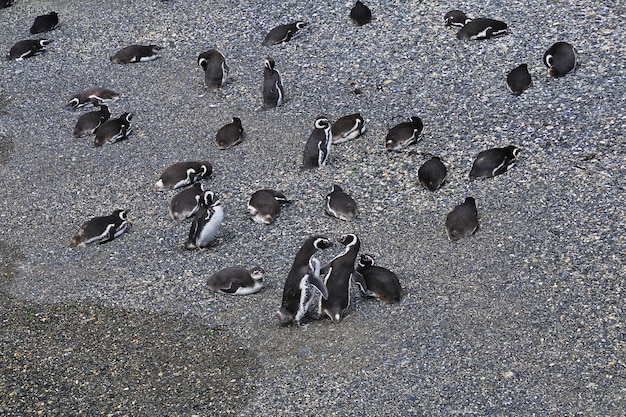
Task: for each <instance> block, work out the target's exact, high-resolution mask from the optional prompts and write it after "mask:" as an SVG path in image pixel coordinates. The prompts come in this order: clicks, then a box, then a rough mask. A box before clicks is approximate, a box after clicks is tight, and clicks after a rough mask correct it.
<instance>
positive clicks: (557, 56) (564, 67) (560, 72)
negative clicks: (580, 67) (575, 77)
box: [543, 42, 578, 77]
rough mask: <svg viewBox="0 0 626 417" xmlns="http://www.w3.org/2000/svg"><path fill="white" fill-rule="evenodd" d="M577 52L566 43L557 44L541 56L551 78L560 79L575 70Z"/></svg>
mask: <svg viewBox="0 0 626 417" xmlns="http://www.w3.org/2000/svg"><path fill="white" fill-rule="evenodd" d="M577 55H578V54H577V52H576V49H574V47H573V46H572V45H571V44H569V43H567V42H557V43H555V44H554V45H552V46H551V47H549V48H548V50H547V51H546V52H545V54H543V63H544V64H545V66H546V67H548V74H550V75H551V76H552V77H562V76H564V75H565V74H567V73H568V72H570V71H572V70H573V69H575V68H576V65H577V63H576V61H577V58H578V57H577Z"/></svg>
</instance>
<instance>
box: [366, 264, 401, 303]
mask: <svg viewBox="0 0 626 417" xmlns="http://www.w3.org/2000/svg"><path fill="white" fill-rule="evenodd" d="M356 272H357V273H358V274H355V280H354V282H355V283H356V284H357V285H358V286H359V288H360V289H361V291H362V292H363V294H365V296H366V297H375V298H378V299H379V300H381V301H384V302H386V303H398V302H400V300H402V287H401V286H400V280H399V279H398V276H397V275H396V274H394V273H393V272H391V271H390V270H388V269H387V268H383V267H382V266H378V265H375V264H374V257H373V256H372V255H367V254H363V255H361V258H360V259H359V262H358V264H357V266H356ZM359 275H360V277H359Z"/></svg>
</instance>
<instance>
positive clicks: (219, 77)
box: [198, 49, 230, 90]
mask: <svg viewBox="0 0 626 417" xmlns="http://www.w3.org/2000/svg"><path fill="white" fill-rule="evenodd" d="M198 66H199V67H200V68H202V69H203V70H204V89H205V90H209V89H213V88H219V87H223V86H224V84H225V83H226V78H227V77H228V72H229V71H230V69H229V68H228V65H226V58H224V55H222V54H221V53H220V52H219V51H218V50H216V49H209V50H208V51H206V52H203V53H201V54H200V55H198Z"/></svg>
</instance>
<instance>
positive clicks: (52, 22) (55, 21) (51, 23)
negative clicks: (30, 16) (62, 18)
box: [30, 12, 59, 35]
mask: <svg viewBox="0 0 626 417" xmlns="http://www.w3.org/2000/svg"><path fill="white" fill-rule="evenodd" d="M58 25H59V15H58V14H56V13H55V12H50V13H48V14H44V15H41V16H37V17H36V18H35V22H34V23H33V25H32V26H31V27H30V33H32V34H33V35H36V34H37V33H43V32H48V31H49V30H52V29H54V28H56V27H57V26H58Z"/></svg>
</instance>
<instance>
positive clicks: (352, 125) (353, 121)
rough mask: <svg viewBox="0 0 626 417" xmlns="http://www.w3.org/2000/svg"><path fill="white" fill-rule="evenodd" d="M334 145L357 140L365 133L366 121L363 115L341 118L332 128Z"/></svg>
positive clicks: (355, 114) (350, 115)
mask: <svg viewBox="0 0 626 417" xmlns="http://www.w3.org/2000/svg"><path fill="white" fill-rule="evenodd" d="M330 131H331V133H332V138H333V145H337V144H340V143H344V142H347V141H349V140H352V139H356V138H358V137H359V136H361V135H362V134H363V132H365V120H363V117H362V116H361V113H354V114H349V115H347V116H343V117H340V118H339V119H338V120H337V121H336V122H335V123H333V126H332V128H331V130H330Z"/></svg>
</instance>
